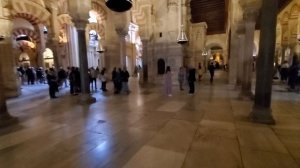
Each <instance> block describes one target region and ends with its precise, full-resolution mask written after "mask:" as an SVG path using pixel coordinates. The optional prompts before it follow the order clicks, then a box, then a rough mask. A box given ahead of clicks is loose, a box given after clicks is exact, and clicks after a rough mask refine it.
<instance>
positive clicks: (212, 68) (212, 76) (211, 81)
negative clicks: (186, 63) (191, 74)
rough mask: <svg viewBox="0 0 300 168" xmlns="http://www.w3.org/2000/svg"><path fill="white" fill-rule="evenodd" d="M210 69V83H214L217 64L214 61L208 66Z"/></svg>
mask: <svg viewBox="0 0 300 168" xmlns="http://www.w3.org/2000/svg"><path fill="white" fill-rule="evenodd" d="M208 70H209V73H210V83H211V84H212V83H213V82H214V76H215V66H214V63H213V62H211V63H210V64H209V66H208Z"/></svg>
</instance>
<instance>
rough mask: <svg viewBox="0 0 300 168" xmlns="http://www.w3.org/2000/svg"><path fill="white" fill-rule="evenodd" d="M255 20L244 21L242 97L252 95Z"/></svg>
mask: <svg viewBox="0 0 300 168" xmlns="http://www.w3.org/2000/svg"><path fill="white" fill-rule="evenodd" d="M254 31H255V21H246V22H245V42H244V44H245V53H244V59H243V75H242V89H241V96H242V97H252V92H251V82H252V64H253V45H254Z"/></svg>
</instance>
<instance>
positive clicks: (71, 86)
mask: <svg viewBox="0 0 300 168" xmlns="http://www.w3.org/2000/svg"><path fill="white" fill-rule="evenodd" d="M70 93H71V94H74V82H71V81H70Z"/></svg>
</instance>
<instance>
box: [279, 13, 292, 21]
mask: <svg viewBox="0 0 300 168" xmlns="http://www.w3.org/2000/svg"><path fill="white" fill-rule="evenodd" d="M289 17H290V14H289V13H288V12H284V14H283V15H282V19H281V22H282V23H287V22H288V21H289Z"/></svg>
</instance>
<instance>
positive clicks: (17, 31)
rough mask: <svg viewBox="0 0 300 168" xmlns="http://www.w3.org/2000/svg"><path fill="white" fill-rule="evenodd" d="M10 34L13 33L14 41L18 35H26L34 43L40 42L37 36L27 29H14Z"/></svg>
mask: <svg viewBox="0 0 300 168" xmlns="http://www.w3.org/2000/svg"><path fill="white" fill-rule="evenodd" d="M12 32H13V33H12V37H13V39H14V40H16V39H17V37H18V36H19V35H27V36H29V37H30V38H31V39H32V40H34V41H35V42H36V43H39V42H40V38H39V35H38V34H37V33H36V32H35V31H33V30H30V29H27V28H17V29H14V30H13V31H12Z"/></svg>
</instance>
